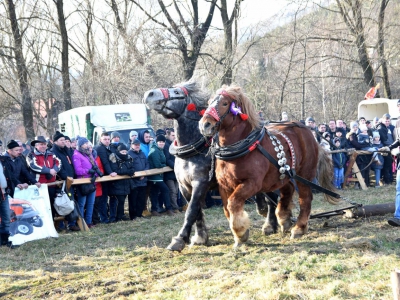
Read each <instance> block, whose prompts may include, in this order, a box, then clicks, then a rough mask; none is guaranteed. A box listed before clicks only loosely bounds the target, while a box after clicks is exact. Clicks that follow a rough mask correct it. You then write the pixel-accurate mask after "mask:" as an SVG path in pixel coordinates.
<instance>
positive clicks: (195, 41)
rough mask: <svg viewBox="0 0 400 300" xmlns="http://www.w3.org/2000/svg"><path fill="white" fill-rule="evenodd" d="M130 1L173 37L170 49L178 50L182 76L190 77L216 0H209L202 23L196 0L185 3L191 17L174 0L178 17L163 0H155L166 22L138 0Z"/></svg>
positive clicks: (208, 26) (212, 14)
mask: <svg viewBox="0 0 400 300" xmlns="http://www.w3.org/2000/svg"><path fill="white" fill-rule="evenodd" d="M131 1H132V2H133V3H135V4H136V5H137V6H138V7H139V8H140V9H141V10H142V11H143V12H144V13H145V14H146V16H148V17H149V18H150V19H151V20H152V21H153V22H154V23H156V24H157V25H159V26H161V28H162V29H163V30H166V31H167V32H168V33H169V34H171V36H173V37H174V38H175V40H174V43H175V45H172V46H171V49H175V50H178V51H179V52H180V53H181V59H182V68H183V78H184V79H186V80H188V79H190V78H192V76H193V74H194V70H195V68H196V63H197V60H198V58H199V56H200V55H201V53H200V51H201V47H202V45H203V43H204V40H205V39H206V36H207V32H208V30H209V28H210V26H211V21H212V19H213V16H214V10H215V6H216V3H217V0H210V1H209V4H210V7H209V10H208V14H207V17H206V20H205V21H204V22H202V23H201V22H200V21H199V7H198V5H199V4H198V0H192V1H191V3H190V5H189V4H187V5H188V6H190V8H191V16H190V17H191V19H185V13H184V12H183V11H182V8H181V6H180V5H179V4H178V2H177V1H176V0H173V1H172V2H173V7H174V9H175V13H176V14H177V16H178V18H174V17H172V15H171V14H170V12H169V11H168V7H167V6H166V4H165V1H164V0H157V1H158V5H159V6H160V9H161V12H162V14H163V16H164V17H165V19H166V21H167V22H168V23H166V22H164V21H163V20H162V19H160V18H158V15H157V14H155V15H152V14H151V13H150V11H149V10H146V8H145V7H143V6H142V5H140V3H139V1H138V0H131ZM175 20H177V21H175Z"/></svg>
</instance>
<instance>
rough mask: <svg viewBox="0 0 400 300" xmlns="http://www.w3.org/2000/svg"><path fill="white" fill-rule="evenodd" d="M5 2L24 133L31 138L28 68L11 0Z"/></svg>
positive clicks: (31, 115)
mask: <svg viewBox="0 0 400 300" xmlns="http://www.w3.org/2000/svg"><path fill="white" fill-rule="evenodd" d="M6 4H7V10H8V17H9V21H10V24H11V30H12V37H13V42H14V48H13V50H14V55H15V57H14V59H15V63H16V65H17V72H18V82H19V88H20V92H21V96H22V107H21V108H22V117H23V121H24V126H25V134H26V137H27V138H28V139H33V138H34V137H35V131H34V129H33V110H32V98H31V92H30V89H29V84H28V69H27V67H26V62H25V58H24V54H23V45H22V35H21V33H20V30H19V26H18V20H17V15H16V13H15V5H14V2H13V0H6Z"/></svg>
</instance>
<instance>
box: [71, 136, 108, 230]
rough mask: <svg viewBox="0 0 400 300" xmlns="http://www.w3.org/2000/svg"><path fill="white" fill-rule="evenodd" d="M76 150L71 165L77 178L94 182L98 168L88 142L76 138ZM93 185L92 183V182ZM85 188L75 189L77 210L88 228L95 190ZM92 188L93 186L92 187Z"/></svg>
mask: <svg viewBox="0 0 400 300" xmlns="http://www.w3.org/2000/svg"><path fill="white" fill-rule="evenodd" d="M76 139H77V141H78V142H77V148H76V149H75V151H74V154H73V155H72V164H73V166H74V169H75V174H76V176H77V178H91V179H92V180H95V179H96V177H98V176H99V175H100V176H101V174H99V172H98V170H99V167H98V165H97V162H96V160H95V159H94V157H93V155H92V151H91V149H90V147H89V141H88V139H87V138H85V137H81V136H77V137H76ZM92 183H93V181H92ZM85 187H87V185H86V186H78V187H77V195H78V208H79V211H80V213H81V215H82V216H84V218H85V221H86V224H87V225H88V227H89V228H92V227H93V226H94V225H93V209H94V202H95V198H96V188H93V189H91V190H85ZM92 187H93V186H92Z"/></svg>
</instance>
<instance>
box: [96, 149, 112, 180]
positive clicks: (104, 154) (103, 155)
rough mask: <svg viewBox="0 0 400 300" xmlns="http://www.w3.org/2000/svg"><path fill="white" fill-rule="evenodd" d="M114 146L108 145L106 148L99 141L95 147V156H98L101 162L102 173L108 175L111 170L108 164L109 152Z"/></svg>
mask: <svg viewBox="0 0 400 300" xmlns="http://www.w3.org/2000/svg"><path fill="white" fill-rule="evenodd" d="M113 150H114V148H111V147H110V146H109V147H108V148H107V147H106V146H104V145H103V144H102V143H101V142H100V143H99V144H98V145H97V147H96V152H97V156H99V157H100V160H101V163H102V164H103V167H104V175H110V174H111V173H112V172H113V171H112V170H111V166H110V160H109V157H110V154H111V153H113Z"/></svg>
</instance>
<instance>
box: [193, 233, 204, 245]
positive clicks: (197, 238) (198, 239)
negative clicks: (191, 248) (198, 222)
mask: <svg viewBox="0 0 400 300" xmlns="http://www.w3.org/2000/svg"><path fill="white" fill-rule="evenodd" d="M207 243H208V235H206V236H201V235H197V234H196V235H194V236H193V237H192V239H191V245H207Z"/></svg>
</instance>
